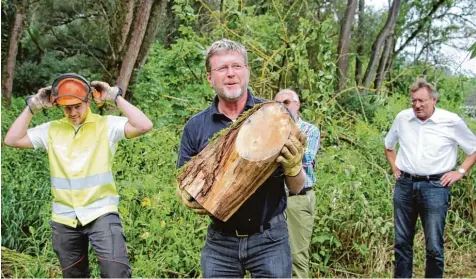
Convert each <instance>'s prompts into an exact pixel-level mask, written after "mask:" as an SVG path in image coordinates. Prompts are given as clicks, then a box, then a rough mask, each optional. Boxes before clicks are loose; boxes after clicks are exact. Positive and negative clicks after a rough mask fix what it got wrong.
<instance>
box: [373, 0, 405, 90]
mask: <svg viewBox="0 0 476 279" xmlns="http://www.w3.org/2000/svg"><path fill="white" fill-rule="evenodd" d="M400 1H401V0H393V3H392V6H391V7H390V10H389V12H388V18H387V21H386V22H385V26H384V27H383V28H382V30H380V33H379V34H378V36H377V39H376V40H375V42H374V43H373V45H372V55H371V56H370V62H369V64H368V66H367V71H365V76H364V87H366V88H368V87H369V86H370V84H371V83H372V81H373V79H374V75H375V71H376V68H377V63H378V62H379V61H380V56H381V54H382V48H383V46H384V43H385V39H386V38H387V36H388V34H389V33H393V30H394V28H395V22H396V21H397V17H398V12H399V11H400Z"/></svg>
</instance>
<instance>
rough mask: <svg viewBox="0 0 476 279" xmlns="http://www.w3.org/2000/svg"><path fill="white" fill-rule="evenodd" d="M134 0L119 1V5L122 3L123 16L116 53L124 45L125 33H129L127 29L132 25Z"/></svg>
mask: <svg viewBox="0 0 476 279" xmlns="http://www.w3.org/2000/svg"><path fill="white" fill-rule="evenodd" d="M135 2H136V1H135V0H129V1H127V2H126V1H121V2H120V3H122V4H121V5H123V7H122V10H123V13H122V14H123V16H124V23H123V25H122V29H121V33H120V37H119V44H118V47H117V51H116V52H117V53H118V54H119V53H120V52H121V51H122V50H123V49H124V47H125V45H126V41H127V35H129V31H130V29H131V25H132V19H133V18H134V6H135Z"/></svg>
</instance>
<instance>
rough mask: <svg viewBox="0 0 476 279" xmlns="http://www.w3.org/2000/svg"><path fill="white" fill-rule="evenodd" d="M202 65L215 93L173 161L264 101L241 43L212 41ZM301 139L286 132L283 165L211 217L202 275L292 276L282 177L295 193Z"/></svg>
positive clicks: (187, 199) (301, 176)
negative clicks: (234, 206)
mask: <svg viewBox="0 0 476 279" xmlns="http://www.w3.org/2000/svg"><path fill="white" fill-rule="evenodd" d="M206 70H207V80H208V82H209V84H210V86H211V87H212V88H213V90H214V91H215V93H216V95H217V96H216V97H215V99H214V101H213V103H212V105H211V106H210V107H209V108H207V109H205V110H203V111H202V112H200V113H198V114H196V115H194V116H193V117H192V118H191V119H190V120H189V121H188V122H187V124H186V125H185V128H184V131H183V134H182V140H181V143H180V151H179V159H178V162H177V167H181V166H182V165H183V164H185V163H186V162H187V161H188V160H190V159H191V158H192V157H193V156H195V155H197V154H198V153H199V152H200V151H201V150H202V149H203V148H205V147H206V145H207V144H208V140H209V139H210V138H211V137H212V136H213V135H214V134H215V133H216V132H218V131H220V130H222V129H224V128H227V127H228V126H229V125H230V123H232V122H233V121H235V120H236V119H237V118H238V117H239V116H240V114H241V113H243V112H244V111H246V110H248V109H250V108H252V107H253V106H254V105H255V104H258V103H261V102H263V101H264V100H262V99H259V98H256V97H254V96H253V95H252V94H251V90H249V89H248V82H249V77H250V69H249V68H248V56H247V53H246V49H245V48H244V47H243V45H241V44H239V43H237V42H234V41H230V40H227V39H222V40H220V41H217V42H215V43H213V44H212V45H211V46H210V47H209V48H208V50H207V57H206ZM303 140H304V141H305V136H304V135H302V136H300V137H299V139H298V138H296V137H294V136H291V137H290V139H289V140H288V141H287V142H286V144H285V146H284V147H283V150H282V151H281V154H280V156H279V157H278V159H277V162H279V163H281V166H280V167H279V168H278V169H277V170H276V171H275V172H274V173H273V174H272V175H271V176H270V177H269V178H268V179H267V180H266V181H265V182H264V183H263V185H262V186H260V188H259V189H258V190H257V191H256V192H255V193H254V194H253V195H251V196H250V198H249V199H248V200H247V201H246V202H245V203H244V204H243V205H242V206H241V207H240V208H239V209H238V211H237V212H236V213H235V214H233V216H231V217H230V219H229V220H228V221H226V222H222V221H220V220H218V219H216V218H214V217H211V218H212V223H211V224H210V226H209V227H208V233H207V238H206V242H205V246H204V247H203V249H202V254H201V266H202V270H203V274H202V275H203V277H205V278H210V277H235V278H236V277H243V276H244V275H245V271H246V270H248V271H250V272H251V275H252V276H253V277H281V278H288V277H291V251H290V247H289V242H288V229H287V223H286V220H285V218H284V215H283V211H284V209H285V208H286V193H285V188H284V187H285V184H284V182H286V186H287V187H288V188H289V191H290V192H291V193H299V192H300V191H301V189H302V187H303V185H304V182H305V173H304V171H303V170H302V158H303V153H304V148H303V145H302V143H301V141H303ZM243 175H247V174H246V173H244V174H243ZM179 193H180V195H181V197H182V201H183V203H184V204H185V205H186V206H187V207H189V208H191V209H192V210H194V211H195V212H197V213H199V214H206V210H205V209H203V208H202V207H201V206H200V204H198V203H197V202H196V201H195V200H193V198H192V197H191V196H190V195H189V194H188V193H187V192H186V191H184V190H180V189H179Z"/></svg>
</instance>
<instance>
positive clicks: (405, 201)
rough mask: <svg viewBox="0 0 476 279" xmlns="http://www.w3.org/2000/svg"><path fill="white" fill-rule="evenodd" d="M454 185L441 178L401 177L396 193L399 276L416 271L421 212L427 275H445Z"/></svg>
mask: <svg viewBox="0 0 476 279" xmlns="http://www.w3.org/2000/svg"><path fill="white" fill-rule="evenodd" d="M449 201H450V188H449V187H443V186H441V184H440V181H419V182H415V181H412V180H411V179H409V178H406V177H400V178H399V179H398V180H397V182H396V184H395V192H394V196H393V205H394V220H395V270H394V277H395V278H411V277H412V273H413V239H414V236H415V225H416V221H417V218H418V216H420V218H421V222H422V226H423V232H424V234H425V243H426V267H425V277H426V278H442V277H443V273H444V239H443V234H444V230H445V220H446V213H447V212H448V206H449Z"/></svg>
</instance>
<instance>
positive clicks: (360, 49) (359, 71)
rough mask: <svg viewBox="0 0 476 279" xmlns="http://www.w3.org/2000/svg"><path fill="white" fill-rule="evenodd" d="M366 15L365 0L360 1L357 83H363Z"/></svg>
mask: <svg viewBox="0 0 476 279" xmlns="http://www.w3.org/2000/svg"><path fill="white" fill-rule="evenodd" d="M364 17H365V0H360V1H359V25H358V26H357V38H356V39H357V55H356V56H355V84H357V85H361V84H362V60H361V57H363V55H364V42H365V41H364V40H365V38H364V37H365V31H364V28H365V26H364V21H365V20H364Z"/></svg>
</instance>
